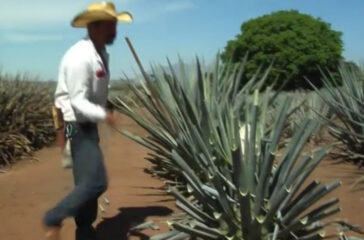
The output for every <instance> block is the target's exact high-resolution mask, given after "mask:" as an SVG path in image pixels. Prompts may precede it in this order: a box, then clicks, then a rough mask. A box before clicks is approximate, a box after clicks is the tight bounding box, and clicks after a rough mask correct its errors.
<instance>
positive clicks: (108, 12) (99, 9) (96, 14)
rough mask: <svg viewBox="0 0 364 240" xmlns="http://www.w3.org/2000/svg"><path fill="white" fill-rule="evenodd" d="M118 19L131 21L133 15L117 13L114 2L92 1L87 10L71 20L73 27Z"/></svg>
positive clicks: (82, 26)
mask: <svg viewBox="0 0 364 240" xmlns="http://www.w3.org/2000/svg"><path fill="white" fill-rule="evenodd" d="M102 20H118V21H121V22H131V21H132V20H133V16H132V15H131V14H130V13H129V12H120V13H117V12H116V10H115V5H114V4H113V3H112V2H98V3H92V4H90V5H89V6H88V7H87V10H86V11H83V12H81V13H80V14H78V15H77V16H76V17H75V18H74V19H73V20H72V22H71V25H72V26H73V27H79V28H84V27H87V25H88V24H89V23H91V22H94V21H102Z"/></svg>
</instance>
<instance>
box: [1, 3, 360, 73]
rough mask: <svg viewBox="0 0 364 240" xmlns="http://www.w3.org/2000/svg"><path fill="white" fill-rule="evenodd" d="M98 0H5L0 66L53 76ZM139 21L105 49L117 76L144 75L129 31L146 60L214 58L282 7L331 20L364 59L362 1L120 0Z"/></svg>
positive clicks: (352, 53) (351, 56)
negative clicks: (81, 16)
mask: <svg viewBox="0 0 364 240" xmlns="http://www.w3.org/2000/svg"><path fill="white" fill-rule="evenodd" d="M91 2H93V1H89V0H77V1H75V0H62V1H58V0H53V1H50V0H32V1H30V0H11V1H9V0H0V6H1V8H0V71H1V72H3V73H4V72H5V73H12V74H15V73H22V74H25V73H26V74H31V75H33V76H37V77H40V78H41V79H43V80H56V79H57V74H58V65H59V63H60V60H61V58H62V56H63V54H64V53H65V51H66V50H67V49H68V48H69V47H70V46H72V45H73V44H74V43H76V42H77V41H78V40H79V39H81V38H83V37H84V36H86V31H85V30H84V29H79V28H72V27H71V26H70V21H71V20H72V18H73V17H74V16H76V15H77V14H78V13H79V12H81V11H83V10H85V9H86V7H87V5H88V4H89V3H91ZM114 3H115V5H116V9H117V11H129V12H131V13H132V14H133V17H134V22H133V23H129V24H125V23H120V24H119V25H118V38H117V40H116V41H115V42H114V44H113V45H112V46H111V47H109V48H108V52H109V53H110V71H111V75H112V78H113V79H120V78H121V77H123V76H124V74H126V75H127V76H129V77H131V78H132V77H134V76H135V74H137V73H139V72H138V68H137V67H136V64H135V61H134V59H133V57H132V54H131V52H130V50H129V49H128V46H127V44H126V42H125V37H126V36H127V37H129V39H130V40H131V42H132V43H133V46H134V48H135V49H136V51H137V53H138V55H139V57H140V59H141V61H142V63H143V65H145V67H148V66H149V65H150V64H161V65H166V64H167V61H166V58H167V57H168V58H169V59H171V61H172V62H176V61H177V60H178V58H179V57H181V58H182V59H183V60H184V61H186V62H192V61H193V60H194V59H195V57H196V56H198V57H200V58H202V59H203V60H204V62H207V63H209V62H213V60H214V59H215V58H216V54H217V53H218V52H219V51H223V50H224V47H225V45H226V43H227V41H228V40H231V39H233V38H234V37H235V36H236V35H237V34H239V33H240V26H241V24H242V23H243V22H244V21H247V20H249V19H252V18H256V17H259V16H261V15H264V14H269V13H271V12H273V11H278V10H290V9H296V10H299V11H300V12H302V13H306V14H310V15H312V16H314V17H320V18H321V19H322V20H324V21H326V22H329V23H330V24H331V26H332V29H334V30H339V31H341V32H342V33H343V36H342V39H343V42H344V52H343V56H344V57H345V58H346V59H347V60H352V61H356V62H360V61H362V60H363V59H364V41H363V40H364V28H363V27H360V26H363V24H364V14H363V12H364V1H363V0H347V1H343V0H116V1H114Z"/></svg>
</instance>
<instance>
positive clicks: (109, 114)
mask: <svg viewBox="0 0 364 240" xmlns="http://www.w3.org/2000/svg"><path fill="white" fill-rule="evenodd" d="M106 123H107V124H108V125H109V126H110V127H116V120H115V116H114V114H113V113H112V112H110V111H106Z"/></svg>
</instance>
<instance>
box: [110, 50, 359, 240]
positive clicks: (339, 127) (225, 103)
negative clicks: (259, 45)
mask: <svg viewBox="0 0 364 240" xmlns="http://www.w3.org/2000/svg"><path fill="white" fill-rule="evenodd" d="M131 49H132V51H133V53H134V55H135V57H136V60H137V62H138V63H139V66H140V69H141V72H142V74H143V79H142V80H141V81H140V82H137V83H136V82H133V81H128V83H127V84H126V85H128V86H129V89H130V91H131V92H132V93H133V95H130V96H129V97H125V96H120V97H118V96H114V97H113V98H112V99H111V100H112V102H113V103H114V105H115V106H116V108H117V110H118V111H120V112H121V113H123V114H126V115H128V116H129V117H131V118H132V119H133V120H134V121H135V122H136V123H137V124H138V125H140V126H141V127H142V128H144V129H145V130H146V132H147V135H146V136H136V135H133V134H132V133H130V132H127V131H124V130H119V131H120V132H121V133H122V134H124V135H126V136H128V137H129V138H131V139H132V140H134V141H136V142H137V143H139V144H141V145H143V146H145V147H146V148H148V149H150V154H149V155H148V156H147V158H146V159H147V160H148V161H150V162H151V163H152V164H153V166H152V167H151V168H150V169H148V170H147V171H148V172H149V173H150V174H151V175H153V176H154V177H157V178H160V179H162V180H164V182H165V184H166V186H165V187H166V188H165V189H166V192H167V193H168V194H170V195H173V196H174V197H175V200H176V205H177V206H178V207H179V208H180V209H181V213H180V214H177V215H175V216H173V217H171V219H170V220H169V221H168V224H169V226H170V229H171V230H170V231H169V232H167V233H164V234H160V235H157V236H154V237H152V239H154V240H157V239H246V240H253V239H254V240H255V239H326V238H336V239H359V238H355V237H349V236H350V231H354V232H356V233H359V234H363V231H362V230H361V229H360V228H358V227H356V226H354V225H351V224H349V223H347V222H344V221H331V220H327V219H328V218H329V217H330V216H332V215H334V214H335V213H337V212H339V211H340V207H339V204H340V202H339V199H338V198H332V199H328V200H327V201H326V202H322V201H320V200H321V199H322V198H324V197H325V196H326V195H327V194H329V193H330V192H332V191H334V190H335V189H336V188H337V187H339V186H340V184H341V182H340V180H339V179H338V180H336V181H333V182H328V183H321V182H320V181H319V179H318V180H315V181H311V182H309V181H308V179H309V176H310V174H311V173H312V172H313V170H314V169H315V168H316V167H317V165H318V164H319V163H320V162H321V161H322V160H323V159H324V158H325V156H327V155H328V154H331V152H335V151H334V149H336V150H338V149H340V150H339V151H336V152H340V153H341V158H342V159H344V160H348V161H352V162H354V163H355V164H358V165H359V166H360V165H361V164H362V161H363V154H362V153H361V152H360V151H362V149H363V148H362V147H363V146H362V144H363V137H364V135H363V134H364V133H363V129H364V128H363V123H364V122H363V121H362V117H363V116H364V115H363V114H364V112H363V110H362V109H363V108H362V106H363V100H364V99H363V96H364V95H363V85H362V84H363V82H364V77H363V73H362V72H360V71H355V70H353V69H350V68H348V67H346V66H341V78H342V82H343V85H341V84H335V82H334V81H329V80H328V78H329V77H330V76H326V75H323V77H324V78H325V79H326V80H325V88H323V89H316V91H313V92H309V93H293V94H292V93H290V94H287V93H283V92H281V91H272V90H271V88H270V87H267V88H263V87H262V86H264V82H265V81H266V79H267V78H269V71H270V69H269V68H268V69H266V70H265V71H259V72H257V73H256V74H255V75H254V76H253V77H252V79H250V81H249V82H248V83H246V84H245V85H242V83H241V76H242V74H243V72H244V66H245V65H246V62H247V61H248V59H245V60H244V61H243V62H242V63H240V64H236V65H232V64H221V63H220V62H219V60H217V61H216V64H215V65H214V66H213V67H205V66H203V65H202V64H201V63H200V61H199V60H198V59H197V60H196V64H195V66H193V67H192V68H191V67H187V66H186V65H185V64H184V63H183V62H182V61H180V63H179V65H178V66H177V67H176V66H174V65H172V64H170V63H169V68H168V69H166V68H163V67H153V68H152V69H153V70H152V76H153V77H151V76H150V75H148V74H146V72H145V71H144V69H143V67H142V66H141V64H140V62H139V59H138V57H137V56H136V54H135V52H134V50H133V48H132V46H131ZM308 81H309V80H308ZM323 131H326V132H328V133H330V134H331V136H332V139H334V140H333V141H332V142H322V138H321V137H320V135H321V134H322V132H323ZM312 142H314V143H315V147H314V148H312V147H311V148H308V147H307V145H308V144H311V145H312ZM307 149H309V150H307ZM358 184H360V181H359V180H358ZM319 201H320V202H319ZM331 227H334V228H335V229H336V231H331V232H330V234H328V235H327V234H325V230H326V229H327V228H331Z"/></svg>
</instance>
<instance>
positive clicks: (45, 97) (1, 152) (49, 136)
mask: <svg viewBox="0 0 364 240" xmlns="http://www.w3.org/2000/svg"><path fill="white" fill-rule="evenodd" d="M53 91H54V86H53V85H52V84H51V83H44V82H39V81H38V80H37V79H35V78H32V77H28V76H26V75H24V76H22V75H17V76H11V75H6V74H1V73H0V123H1V125H0V167H1V166H3V167H4V166H10V165H11V164H12V163H13V162H15V161H16V160H18V159H21V158H23V157H29V156H31V154H32V152H33V151H35V150H38V149H40V148H42V147H44V146H47V145H49V144H50V143H52V142H53V140H54V137H55V131H54V127H53V122H52V113H51V106H52V103H53Z"/></svg>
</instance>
